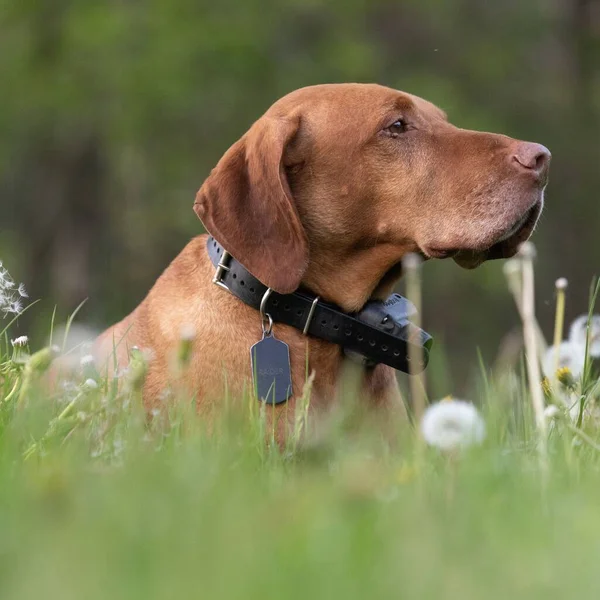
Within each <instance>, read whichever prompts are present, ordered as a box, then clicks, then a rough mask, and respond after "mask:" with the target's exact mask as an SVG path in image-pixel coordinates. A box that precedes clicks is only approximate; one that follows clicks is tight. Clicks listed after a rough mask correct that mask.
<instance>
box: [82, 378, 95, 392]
mask: <svg viewBox="0 0 600 600" xmlns="http://www.w3.org/2000/svg"><path fill="white" fill-rule="evenodd" d="M83 388H84V389H86V390H97V389H98V382H97V381H96V380H95V379H92V378H91V377H90V378H89V379H86V380H85V381H84V382H83Z"/></svg>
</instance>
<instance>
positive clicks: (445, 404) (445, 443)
mask: <svg viewBox="0 0 600 600" xmlns="http://www.w3.org/2000/svg"><path fill="white" fill-rule="evenodd" d="M421 433H422V434H423V438H424V439H425V441H426V442H427V443H428V444H429V445H430V446H435V447H436V448H439V449H440V450H454V449H456V448H460V447H466V446H470V445H471V444H480V443H481V442H482V441H483V440H484V438H485V423H484V421H483V419H482V418H481V416H480V414H479V412H478V411H477V409H476V408H475V406H474V405H473V404H471V403H470V402H465V401H464V400H454V399H451V400H442V401H441V402H437V403H436V404H432V405H431V406H429V408H428V409H427V410H426V411H425V414H424V415H423V420H422V421H421Z"/></svg>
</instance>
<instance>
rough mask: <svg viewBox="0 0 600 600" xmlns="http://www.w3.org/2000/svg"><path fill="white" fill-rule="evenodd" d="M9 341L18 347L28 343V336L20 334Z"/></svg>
mask: <svg viewBox="0 0 600 600" xmlns="http://www.w3.org/2000/svg"><path fill="white" fill-rule="evenodd" d="M10 343H11V344H12V345H13V346H16V347H18V348H23V347H24V346H27V344H29V338H28V337H27V336H26V335H20V336H19V337H18V338H15V339H14V340H11V342H10Z"/></svg>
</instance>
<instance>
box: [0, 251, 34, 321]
mask: <svg viewBox="0 0 600 600" xmlns="http://www.w3.org/2000/svg"><path fill="white" fill-rule="evenodd" d="M26 297H27V292H26V291H25V287H24V286H23V284H19V285H18V286H16V284H15V282H14V280H13V278H12V277H11V276H10V273H9V272H8V271H7V270H6V269H5V268H4V266H3V265H2V261H0V314H3V316H5V317H6V316H7V315H10V314H14V315H19V314H21V312H23V304H22V302H21V300H20V298H26Z"/></svg>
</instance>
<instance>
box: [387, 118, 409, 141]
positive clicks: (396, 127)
mask: <svg viewBox="0 0 600 600" xmlns="http://www.w3.org/2000/svg"><path fill="white" fill-rule="evenodd" d="M385 131H386V133H389V134H390V135H391V136H392V137H398V136H399V135H400V134H401V133H404V132H405V131H406V121H405V120H404V119H398V120H397V121H394V122H393V123H392V124H391V125H390V126H389V127H386V129H385Z"/></svg>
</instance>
